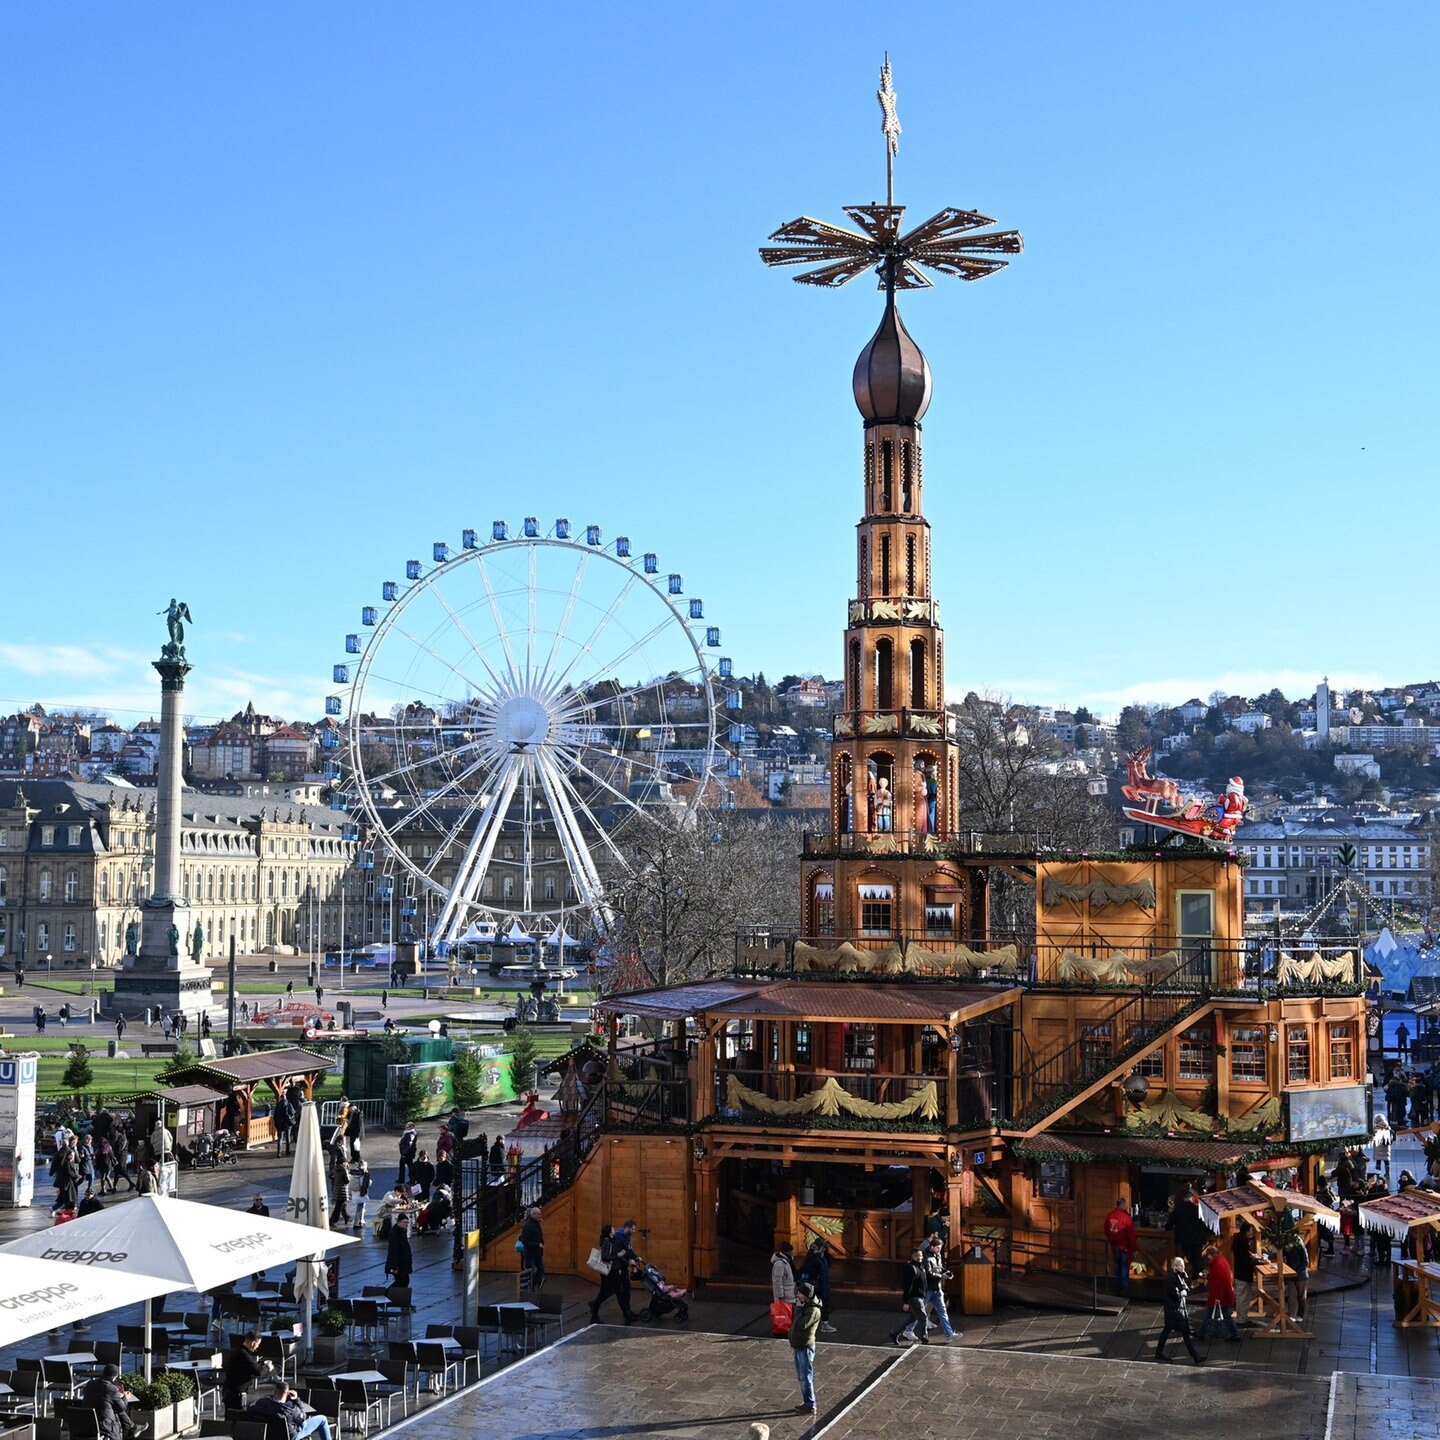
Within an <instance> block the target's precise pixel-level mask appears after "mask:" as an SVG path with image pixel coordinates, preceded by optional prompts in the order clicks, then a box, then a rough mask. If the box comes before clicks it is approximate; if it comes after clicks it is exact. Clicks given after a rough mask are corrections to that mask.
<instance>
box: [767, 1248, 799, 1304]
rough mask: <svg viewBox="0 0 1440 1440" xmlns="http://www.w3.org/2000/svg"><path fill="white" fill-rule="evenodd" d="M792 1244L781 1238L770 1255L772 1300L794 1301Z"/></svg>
mask: <svg viewBox="0 0 1440 1440" xmlns="http://www.w3.org/2000/svg"><path fill="white" fill-rule="evenodd" d="M792 1248H793V1247H792V1246H791V1244H790V1242H789V1241H788V1240H782V1241H781V1242H780V1243H779V1244H778V1245H777V1246H776V1247H775V1253H774V1254H773V1255H772V1256H771V1257H770V1296H771V1298H772V1299H774V1300H786V1301H788V1302H789V1303H790V1304H791V1305H793V1304H794V1303H795V1265H794V1262H793V1261H792V1260H791V1259H790V1253H791V1250H792Z"/></svg>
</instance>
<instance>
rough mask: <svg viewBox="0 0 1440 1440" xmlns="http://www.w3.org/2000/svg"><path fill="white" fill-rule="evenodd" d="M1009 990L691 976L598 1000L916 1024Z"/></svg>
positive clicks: (986, 1007) (682, 1013) (620, 1005)
mask: <svg viewBox="0 0 1440 1440" xmlns="http://www.w3.org/2000/svg"><path fill="white" fill-rule="evenodd" d="M1015 995H1016V990H1015V989H1014V988H1010V987H1007V988H1005V989H997V988H996V987H995V986H994V985H916V984H913V983H912V984H907V983H904V982H899V983H890V984H887V983H886V982H884V981H879V980H865V981H860V980H857V981H852V982H848V983H847V982H844V981H831V982H825V981H816V980H694V981H690V982H688V983H686V984H683V985H670V986H665V987H662V988H658V989H655V990H632V991H630V992H629V993H628V994H624V995H611V996H609V997H607V998H606V999H604V1000H601V1001H598V1002H597V1003H596V1006H595V1008H596V1009H597V1010H604V1011H607V1012H609V1013H611V1014H616V1015H645V1016H649V1017H651V1018H653V1019H668V1020H680V1019H684V1018H686V1017H687V1016H691V1015H716V1016H722V1017H724V1016H753V1017H756V1018H770V1019H776V1020H785V1019H796V1020H799V1019H811V1020H853V1021H857V1022H861V1021H897V1022H900V1023H902V1024H904V1023H909V1024H916V1025H923V1024H927V1023H929V1022H931V1021H936V1020H945V1021H952V1020H956V1019H968V1018H970V1017H972V1016H974V1015H983V1014H985V1013H986V1012H987V1011H990V1010H997V1009H999V1008H1000V1007H1001V1006H1002V1005H1008V1004H1009V1003H1010V1002H1011V1001H1012V1000H1013V999H1014V998H1015Z"/></svg>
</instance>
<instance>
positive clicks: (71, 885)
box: [65, 870, 80, 905]
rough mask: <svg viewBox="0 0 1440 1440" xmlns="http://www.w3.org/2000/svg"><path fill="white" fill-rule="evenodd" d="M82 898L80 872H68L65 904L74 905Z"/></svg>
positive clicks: (66, 875)
mask: <svg viewBox="0 0 1440 1440" xmlns="http://www.w3.org/2000/svg"><path fill="white" fill-rule="evenodd" d="M79 898H80V872H79V871H78V870H67V871H66V872H65V903H66V904H67V905H73V904H74V903H75V902H76V901H77V900H78V899H79Z"/></svg>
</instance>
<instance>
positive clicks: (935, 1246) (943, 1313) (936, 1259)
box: [925, 1235, 961, 1341]
mask: <svg viewBox="0 0 1440 1440" xmlns="http://www.w3.org/2000/svg"><path fill="white" fill-rule="evenodd" d="M950 1278H951V1273H950V1271H949V1270H948V1269H947V1268H946V1266H945V1241H944V1238H943V1237H942V1236H940V1235H932V1236H931V1237H930V1240H929V1243H928V1244H927V1245H926V1246H925V1309H926V1313H927V1315H928V1313H929V1312H930V1311H931V1310H933V1311H934V1312H935V1318H936V1320H938V1321H939V1322H940V1329H941V1331H942V1332H943V1334H944V1336H945V1339H946V1340H947V1341H948V1340H958V1339H960V1338H961V1337H960V1336H959V1335H958V1334H956V1332H955V1327H954V1326H953V1325H952V1324H951V1323H950V1311H949V1308H948V1307H947V1305H946V1304H945V1282H946V1281H947V1280H949V1279H950Z"/></svg>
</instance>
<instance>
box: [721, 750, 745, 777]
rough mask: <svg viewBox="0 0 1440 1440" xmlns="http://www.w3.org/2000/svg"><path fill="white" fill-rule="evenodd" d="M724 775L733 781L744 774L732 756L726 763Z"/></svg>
mask: <svg viewBox="0 0 1440 1440" xmlns="http://www.w3.org/2000/svg"><path fill="white" fill-rule="evenodd" d="M725 773H726V774H727V775H728V776H730V778H731V779H732V780H733V779H735V778H736V777H737V776H739V775H743V774H744V773H745V772H744V770H743V768H742V767H741V765H740V762H739V761H738V760H736V759H735V758H734V757H733V756H732V757H731V759H730V760H729V761H727V762H726V765H725Z"/></svg>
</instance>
